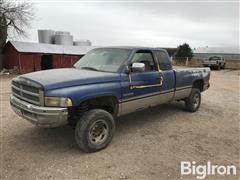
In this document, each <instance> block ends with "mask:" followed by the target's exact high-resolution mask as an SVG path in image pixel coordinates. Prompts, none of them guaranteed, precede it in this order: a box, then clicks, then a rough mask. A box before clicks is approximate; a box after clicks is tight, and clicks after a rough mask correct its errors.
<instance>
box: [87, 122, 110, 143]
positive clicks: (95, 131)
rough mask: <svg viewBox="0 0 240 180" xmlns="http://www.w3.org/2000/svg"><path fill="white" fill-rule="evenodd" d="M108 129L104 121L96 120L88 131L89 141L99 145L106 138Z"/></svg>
mask: <svg viewBox="0 0 240 180" xmlns="http://www.w3.org/2000/svg"><path fill="white" fill-rule="evenodd" d="M108 131H109V127H108V124H107V123H106V121H104V120H98V121H96V122H94V123H93V124H92V125H91V127H90V131H89V140H90V142H91V143H93V144H101V143H102V142H104V141H105V140H106V138H107V136H108Z"/></svg>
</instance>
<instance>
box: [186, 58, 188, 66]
mask: <svg viewBox="0 0 240 180" xmlns="http://www.w3.org/2000/svg"><path fill="white" fill-rule="evenodd" d="M186 66H188V57H187V59H186Z"/></svg>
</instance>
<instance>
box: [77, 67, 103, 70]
mask: <svg viewBox="0 0 240 180" xmlns="http://www.w3.org/2000/svg"><path fill="white" fill-rule="evenodd" d="M81 69H89V70H93V71H99V70H98V69H96V68H93V67H81Z"/></svg>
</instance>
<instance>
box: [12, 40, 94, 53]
mask: <svg viewBox="0 0 240 180" xmlns="http://www.w3.org/2000/svg"><path fill="white" fill-rule="evenodd" d="M9 43H11V44H12V45H13V46H14V48H15V49H16V50H17V51H18V52H24V53H46V54H66V55H84V54H86V53H87V52H88V51H90V50H92V49H94V48H96V46H66V45H57V44H45V43H32V42H21V41H9Z"/></svg>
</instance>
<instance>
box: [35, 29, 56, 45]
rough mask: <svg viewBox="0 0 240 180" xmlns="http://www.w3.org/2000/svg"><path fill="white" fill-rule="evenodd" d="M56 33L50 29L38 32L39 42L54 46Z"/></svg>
mask: <svg viewBox="0 0 240 180" xmlns="http://www.w3.org/2000/svg"><path fill="white" fill-rule="evenodd" d="M54 35H55V31H53V30H48V29H39V30H38V42H39V43H47V44H52V43H53V40H54Z"/></svg>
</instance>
